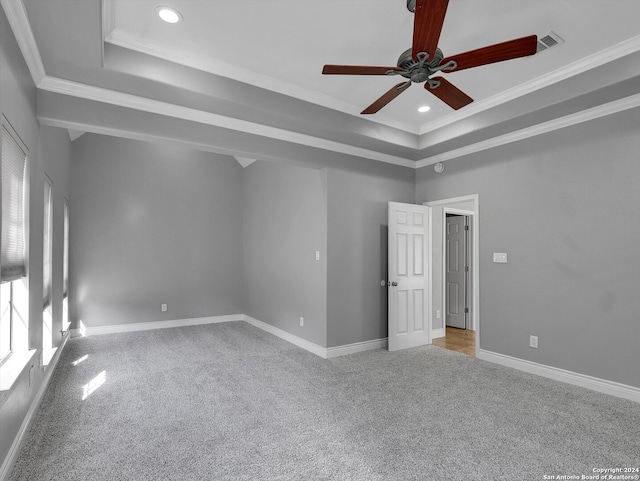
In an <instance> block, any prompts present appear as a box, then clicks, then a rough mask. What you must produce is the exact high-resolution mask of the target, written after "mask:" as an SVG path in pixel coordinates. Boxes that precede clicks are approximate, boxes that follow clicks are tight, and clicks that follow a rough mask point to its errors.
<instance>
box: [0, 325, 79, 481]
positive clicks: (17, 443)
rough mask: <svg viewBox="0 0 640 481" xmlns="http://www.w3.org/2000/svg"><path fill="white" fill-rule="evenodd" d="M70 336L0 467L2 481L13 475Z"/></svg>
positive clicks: (51, 365)
mask: <svg viewBox="0 0 640 481" xmlns="http://www.w3.org/2000/svg"><path fill="white" fill-rule="evenodd" d="M69 337H70V336H69V334H67V335H66V336H64V337H63V338H62V343H61V344H60V346H59V347H58V349H56V353H55V354H54V355H53V357H52V358H51V361H50V362H49V365H48V366H46V368H45V374H44V377H43V379H42V383H41V384H40V387H39V388H38V392H36V395H35V397H34V398H33V402H32V403H31V406H29V410H28V411H27V415H26V416H25V418H24V420H23V421H22V425H21V426H20V430H19V431H18V433H17V434H16V437H15V439H14V440H13V443H12V444H11V447H10V448H9V452H8V453H7V457H6V458H5V459H4V462H3V463H2V466H0V481H6V480H8V479H9V475H10V474H11V470H12V469H13V466H14V464H15V462H16V461H17V459H18V455H19V454H20V448H21V447H22V443H23V441H24V439H25V437H26V435H27V433H28V432H29V428H30V427H31V423H32V422H33V420H34V418H35V416H36V413H37V412H38V409H40V404H42V398H43V397H44V393H45V392H46V391H47V387H48V386H49V381H51V376H52V375H53V371H55V369H56V366H57V365H58V360H59V359H60V355H61V354H62V351H63V350H64V347H65V345H66V344H67V340H68V339H69Z"/></svg>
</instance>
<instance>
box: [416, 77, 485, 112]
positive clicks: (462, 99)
mask: <svg viewBox="0 0 640 481" xmlns="http://www.w3.org/2000/svg"><path fill="white" fill-rule="evenodd" d="M433 80H437V81H439V82H440V85H439V86H438V87H436V88H431V86H430V85H429V82H427V83H425V84H424V88H425V89H427V90H428V91H429V92H431V93H432V94H433V95H435V96H436V97H438V98H439V99H440V100H442V101H443V102H444V103H445V104H447V105H448V106H449V107H451V108H452V109H454V110H458V109H460V108H462V107H464V106H465V105H469V104H470V103H471V102H473V99H472V98H471V97H469V96H468V95H467V94H465V93H464V92H463V91H462V90H460V89H459V88H458V87H456V86H455V85H453V84H452V83H451V82H449V81H448V80H446V79H445V78H442V77H433Z"/></svg>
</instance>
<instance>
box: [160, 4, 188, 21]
mask: <svg viewBox="0 0 640 481" xmlns="http://www.w3.org/2000/svg"><path fill="white" fill-rule="evenodd" d="M156 11H157V12H158V16H159V17H160V18H161V19H162V20H164V21H165V22H167V23H178V22H179V21H180V20H182V15H180V12H178V11H177V10H176V9H175V8H171V7H158V8H156Z"/></svg>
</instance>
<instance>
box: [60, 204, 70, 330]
mask: <svg viewBox="0 0 640 481" xmlns="http://www.w3.org/2000/svg"><path fill="white" fill-rule="evenodd" d="M62 256H63V258H62V330H63V331H66V330H68V329H69V324H70V323H69V300H68V298H69V201H68V200H67V199H65V200H64V250H63V254H62Z"/></svg>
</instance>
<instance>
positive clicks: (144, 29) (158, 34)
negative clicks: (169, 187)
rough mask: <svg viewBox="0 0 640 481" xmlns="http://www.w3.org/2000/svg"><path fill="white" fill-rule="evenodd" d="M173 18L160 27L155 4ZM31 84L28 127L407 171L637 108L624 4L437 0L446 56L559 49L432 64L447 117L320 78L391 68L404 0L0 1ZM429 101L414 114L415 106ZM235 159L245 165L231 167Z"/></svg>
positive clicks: (634, 29) (403, 98) (404, 35)
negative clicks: (356, 68)
mask: <svg viewBox="0 0 640 481" xmlns="http://www.w3.org/2000/svg"><path fill="white" fill-rule="evenodd" d="M162 3H164V4H168V5H170V6H172V7H174V8H176V9H178V10H179V11H180V12H181V13H182V15H183V21H182V22H181V23H179V24H177V25H169V24H165V23H163V22H162V21H161V20H160V19H159V18H158V17H157V15H156V7H157V6H158V5H159V4H162ZM0 4H1V5H2V7H3V10H4V12H5V14H6V16H7V19H8V21H9V23H10V25H11V28H12V30H13V32H14V35H15V38H16V40H17V43H18V46H19V47H20V50H21V52H22V55H23V56H24V59H25V61H26V64H27V67H28V68H29V71H30V73H31V76H32V78H33V81H34V83H35V85H36V87H37V89H38V97H37V108H36V110H37V113H36V115H37V117H38V120H39V122H40V123H41V124H43V125H51V126H55V127H61V128H66V129H69V131H70V132H72V139H75V138H76V137H77V135H80V133H81V132H94V133H99V134H105V135H116V136H121V137H127V138H135V139H138V140H148V141H162V142H172V143H179V144H181V145H185V146H188V147H191V148H196V149H200V150H205V151H209V152H215V153H219V154H225V155H233V156H235V157H236V158H237V159H242V160H239V161H241V162H245V161H251V160H253V159H261V160H272V161H286V162H294V163H302V164H305V165H309V166H312V167H323V166H327V165H344V166H346V165H349V166H351V167H353V168H358V169H368V168H371V167H372V166H373V165H376V164H377V165H378V166H380V162H382V163H390V164H396V165H402V166H406V167H410V168H420V167H423V166H426V165H430V164H433V163H435V162H441V161H446V160H448V159H452V158H455V157H460V156H465V155H469V154H472V153H474V152H477V151H479V150H484V149H487V148H492V147H495V146H497V145H503V144H505V143H509V142H514V141H518V140H521V139H524V138H527V137H530V136H533V135H539V134H540V133H543V132H549V131H551V130H557V129H562V128H565V127H568V126H570V125H574V124H576V123H580V122H586V121H589V120H591V119H594V118H598V117H603V116H607V115H610V114H612V113H615V112H618V111H621V110H625V109H630V108H638V107H640V24H639V23H638V22H637V19H638V18H640V1H639V0H535V1H531V0H450V3H449V8H448V11H447V16H446V19H445V22H444V26H443V31H442V35H441V38H440V48H441V49H442V50H443V51H444V54H445V55H454V54H457V53H461V52H465V51H468V50H472V49H476V48H480V47H483V46H487V45H491V44H494V43H499V42H503V41H506V40H511V39H514V38H518V37H522V36H525V35H529V34H536V35H539V36H543V35H546V34H548V33H549V32H551V31H553V32H555V33H556V34H558V35H559V36H560V37H562V38H563V39H564V40H565V43H563V44H561V45H559V46H557V47H554V48H552V49H549V50H546V51H544V52H541V53H538V54H536V55H534V56H532V57H529V58H525V59H516V60H511V61H507V62H501V63H497V64H491V65H486V66H483V67H478V68H474V69H469V70H464V71H461V72H455V73H451V74H447V78H448V80H449V81H450V82H452V83H453V84H454V85H456V86H457V87H459V88H460V89H462V90H464V91H465V92H466V93H467V94H468V95H470V96H471V97H472V98H474V99H475V101H474V102H473V103H472V104H470V105H467V106H466V107H464V108H462V109H460V110H458V111H453V110H451V109H450V108H449V107H448V106H447V105H445V104H443V103H442V102H441V101H440V100H438V99H437V98H436V97H434V96H433V95H431V94H430V93H429V92H426V91H425V90H424V88H422V84H418V85H416V84H414V85H413V86H412V88H410V89H409V90H408V91H406V92H404V93H403V94H402V95H400V96H399V97H398V98H396V99H395V100H394V101H393V102H391V104H389V105H387V106H386V107H385V108H383V109H382V110H381V111H380V112H379V113H377V114H374V115H369V116H362V115H360V114H359V112H360V111H362V110H363V109H364V108H365V107H367V106H368V105H370V104H371V103H372V102H373V101H374V100H376V99H377V98H378V97H380V96H381V95H382V94H383V93H384V92H386V91H387V90H388V89H389V88H390V87H391V86H392V85H394V84H396V83H398V79H397V78H392V79H391V78H386V77H384V76H354V77H351V76H323V75H322V74H321V72H322V67H323V65H324V64H327V63H329V64H348V65H349V64H350V65H367V64H372V65H387V66H393V65H395V63H396V61H397V57H398V56H399V55H400V54H401V53H402V52H403V51H404V50H406V49H407V48H409V47H410V45H411V38H412V29H413V16H412V14H411V13H410V12H409V11H408V10H407V9H406V0H243V1H238V0H215V1H213V0H0ZM425 103H427V104H429V105H431V107H432V110H431V111H429V112H428V113H425V114H421V113H419V112H418V111H417V108H418V107H419V106H421V105H423V104H425ZM243 165H244V164H243Z"/></svg>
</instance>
